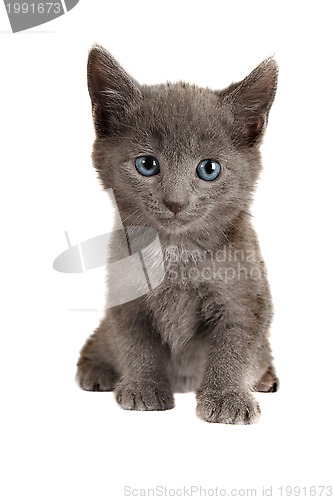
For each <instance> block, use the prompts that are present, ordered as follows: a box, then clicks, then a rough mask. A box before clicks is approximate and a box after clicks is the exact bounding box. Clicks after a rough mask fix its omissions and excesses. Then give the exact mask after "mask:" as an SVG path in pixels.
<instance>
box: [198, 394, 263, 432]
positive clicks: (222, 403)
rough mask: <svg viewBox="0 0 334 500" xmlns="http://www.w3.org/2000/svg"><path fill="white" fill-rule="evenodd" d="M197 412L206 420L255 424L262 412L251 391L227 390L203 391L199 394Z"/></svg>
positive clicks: (222, 422)
mask: <svg viewBox="0 0 334 500" xmlns="http://www.w3.org/2000/svg"><path fill="white" fill-rule="evenodd" d="M196 414H197V416H198V417H199V418H201V419H202V420H205V421H206V422H216V423H221V424H254V423H256V422H257V421H258V420H259V418H260V414H261V410H260V407H259V405H258V403H257V401H256V400H255V398H254V397H253V396H252V394H251V393H248V392H241V391H226V392H224V393H222V394H216V393H214V392H210V391H202V392H198V394H197V408H196Z"/></svg>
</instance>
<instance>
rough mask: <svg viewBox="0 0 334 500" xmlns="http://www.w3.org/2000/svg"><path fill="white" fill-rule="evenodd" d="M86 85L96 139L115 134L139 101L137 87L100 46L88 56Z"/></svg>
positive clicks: (96, 46) (93, 49) (95, 47)
mask: <svg viewBox="0 0 334 500" xmlns="http://www.w3.org/2000/svg"><path fill="white" fill-rule="evenodd" d="M87 82H88V90H89V95H90V98H91V101H92V111H93V118H94V125H95V131H96V134H97V136H99V137H104V136H106V135H109V134H111V135H115V134H117V133H118V132H120V130H121V129H122V124H123V122H124V121H125V119H126V116H127V113H128V112H129V111H130V110H131V108H132V106H133V105H134V104H135V102H136V101H137V100H138V99H139V98H140V95H141V93H140V89H139V84H138V83H137V82H136V81H135V80H134V79H133V78H132V77H131V76H130V75H128V73H127V72H126V71H125V70H124V69H123V68H122V67H121V66H120V65H119V64H118V62H117V61H116V60H115V59H114V58H113V57H112V56H111V54H109V52H108V51H107V50H105V49H104V48H103V47H101V46H100V45H95V46H94V47H93V48H92V49H91V51H90V53H89V56H88V62H87Z"/></svg>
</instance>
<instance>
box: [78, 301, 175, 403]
mask: <svg viewBox="0 0 334 500" xmlns="http://www.w3.org/2000/svg"><path fill="white" fill-rule="evenodd" d="M167 356H168V352H167V348H166V347H164V346H163V345H162V342H161V339H160V336H159V333H158V332H156V331H155V330H154V328H153V326H152V319H151V317H150V315H149V313H148V312H147V311H146V309H145V304H144V303H143V302H142V301H141V299H136V300H134V301H131V302H129V303H126V304H123V305H122V306H117V307H113V308H112V309H109V310H108V311H107V313H106V317H105V319H104V322H103V323H102V324H101V326H100V328H99V329H98V330H97V331H96V332H95V333H94V334H93V336H92V337H91V339H89V340H88V342H87V344H86V346H85V347H84V349H83V351H82V354H81V358H80V359H79V362H78V374H79V380H80V379H81V380H82V381H84V380H85V377H88V379H89V383H90V386H91V389H90V390H94V387H95V385H94V384H96V383H99V386H100V387H101V385H100V381H102V382H103V383H104V380H105V378H106V377H107V380H108V381H109V383H110V388H109V390H112V389H115V397H116V401H117V402H118V404H119V405H120V406H121V407H122V408H124V409H126V410H167V409H170V408H173V407H174V397H173V393H172V390H171V386H170V382H169V380H168V377H167V375H166V370H165V366H166V362H167ZM87 358H88V360H89V362H88V361H87ZM90 363H92V365H91V364H90ZM116 374H119V375H118V376H117V375H116ZM108 377H109V378H108ZM97 378H98V379H97ZM80 385H81V386H83V382H81V384H80ZM102 387H105V385H102ZM111 387H112V389H111ZM83 388H85V387H83ZM102 390H107V389H102Z"/></svg>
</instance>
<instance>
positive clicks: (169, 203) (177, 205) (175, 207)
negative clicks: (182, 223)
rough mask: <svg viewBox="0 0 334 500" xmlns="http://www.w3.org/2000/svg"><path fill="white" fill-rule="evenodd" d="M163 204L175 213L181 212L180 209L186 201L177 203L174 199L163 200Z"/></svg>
mask: <svg viewBox="0 0 334 500" xmlns="http://www.w3.org/2000/svg"><path fill="white" fill-rule="evenodd" d="M164 204H165V205H166V207H167V208H168V210H170V211H171V212H173V214H175V215H176V214H177V213H178V212H181V210H182V209H183V208H184V207H185V206H186V205H187V204H186V203H178V202H176V201H166V200H164Z"/></svg>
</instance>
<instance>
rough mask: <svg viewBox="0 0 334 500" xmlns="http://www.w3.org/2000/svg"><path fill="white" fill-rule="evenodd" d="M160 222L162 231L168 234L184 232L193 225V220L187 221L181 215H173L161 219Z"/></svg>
mask: <svg viewBox="0 0 334 500" xmlns="http://www.w3.org/2000/svg"><path fill="white" fill-rule="evenodd" d="M158 220H159V222H160V229H161V230H163V231H166V232H170V231H176V232H182V231H183V230H185V229H188V228H189V226H190V225H191V223H192V219H186V218H184V217H182V216H181V215H180V214H173V215H171V216H170V217H159V219H158Z"/></svg>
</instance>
